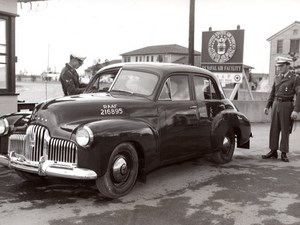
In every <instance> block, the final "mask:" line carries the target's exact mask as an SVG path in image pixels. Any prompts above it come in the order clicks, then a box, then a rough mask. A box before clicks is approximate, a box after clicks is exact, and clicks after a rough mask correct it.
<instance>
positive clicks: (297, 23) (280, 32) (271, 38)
mask: <svg viewBox="0 0 300 225" xmlns="http://www.w3.org/2000/svg"><path fill="white" fill-rule="evenodd" d="M295 25H300V22H299V21H295V22H294V23H292V24H291V25H289V26H287V27H286V28H284V29H282V30H281V31H279V32H277V33H276V34H274V35H272V36H271V37H269V38H268V39H267V41H272V40H273V39H274V38H275V37H277V36H278V35H280V34H282V33H284V32H286V31H287V30H289V29H291V28H292V27H293V26H295Z"/></svg>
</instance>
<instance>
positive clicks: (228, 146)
mask: <svg viewBox="0 0 300 225" xmlns="http://www.w3.org/2000/svg"><path fill="white" fill-rule="evenodd" d="M234 148H235V135H234V132H233V130H232V129H231V130H229V131H228V132H227V133H226V134H225V136H224V139H223V145H222V147H221V149H220V150H219V151H217V152H214V153H212V155H211V158H210V159H211V161H213V162H215V163H218V164H224V163H228V162H230V161H231V159H232V156H233V153H234Z"/></svg>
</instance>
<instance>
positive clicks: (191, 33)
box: [189, 0, 195, 65]
mask: <svg viewBox="0 0 300 225" xmlns="http://www.w3.org/2000/svg"><path fill="white" fill-rule="evenodd" d="M194 33H195V0H190V21H189V64H190V65H194V64H195V63H194Z"/></svg>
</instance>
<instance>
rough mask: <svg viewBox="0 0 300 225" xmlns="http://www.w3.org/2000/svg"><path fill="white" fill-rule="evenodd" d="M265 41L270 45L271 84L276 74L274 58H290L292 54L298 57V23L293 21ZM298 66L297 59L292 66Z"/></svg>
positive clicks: (299, 35)
mask: <svg viewBox="0 0 300 225" xmlns="http://www.w3.org/2000/svg"><path fill="white" fill-rule="evenodd" d="M267 41H269V42H270V44H271V48H270V67H269V74H270V79H269V82H270V84H272V83H273V81H274V75H275V74H276V72H277V71H276V68H275V58H276V57H277V56H284V57H291V55H293V54H295V55H296V56H299V44H300V22H299V21H295V22H294V23H292V24H291V25H289V26H287V27H286V28H284V29H282V30H281V31H279V32H277V33H276V34H274V35H272V36H271V37H269V38H268V39H267ZM295 59H296V58H295ZM299 64H300V59H299V58H298V59H297V60H296V61H294V63H293V66H296V65H299Z"/></svg>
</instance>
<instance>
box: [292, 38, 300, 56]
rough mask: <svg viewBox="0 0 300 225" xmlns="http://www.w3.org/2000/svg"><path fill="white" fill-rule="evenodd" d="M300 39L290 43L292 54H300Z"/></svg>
mask: <svg viewBox="0 0 300 225" xmlns="http://www.w3.org/2000/svg"><path fill="white" fill-rule="evenodd" d="M299 41H300V39H293V40H291V42H290V52H295V53H299V43H300V42H299Z"/></svg>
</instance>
